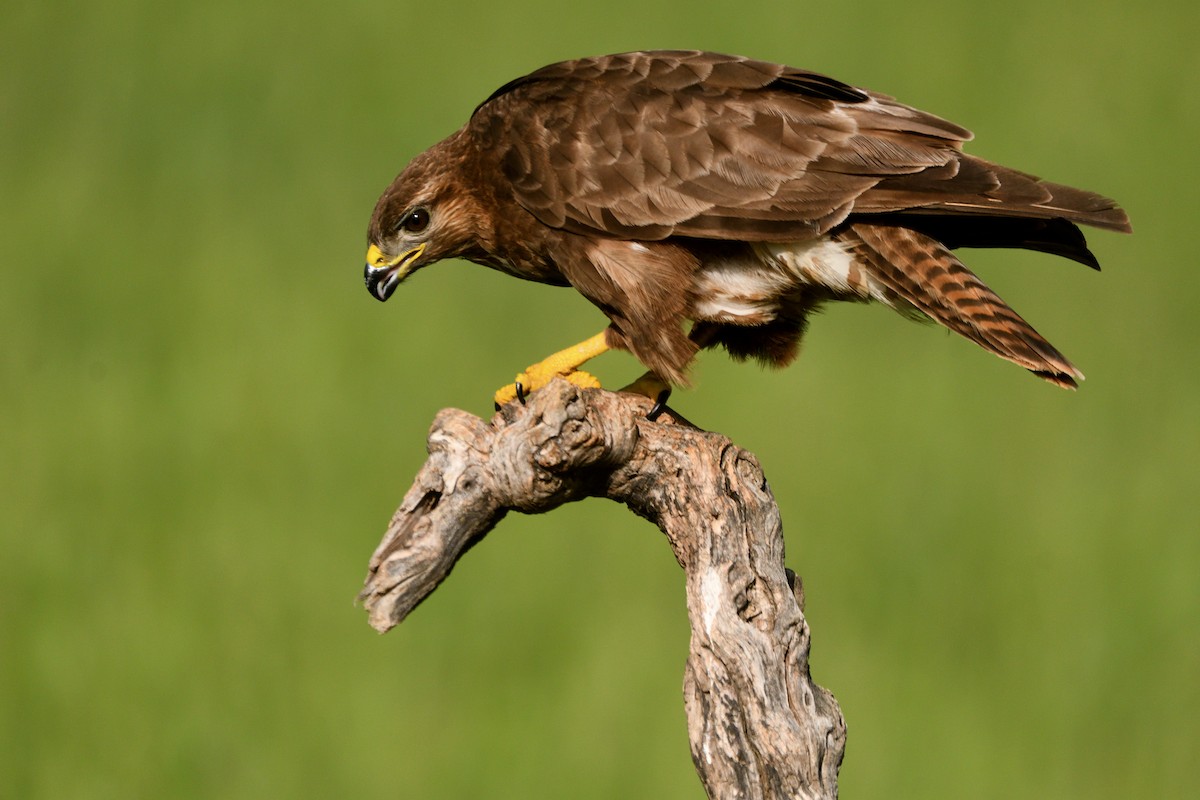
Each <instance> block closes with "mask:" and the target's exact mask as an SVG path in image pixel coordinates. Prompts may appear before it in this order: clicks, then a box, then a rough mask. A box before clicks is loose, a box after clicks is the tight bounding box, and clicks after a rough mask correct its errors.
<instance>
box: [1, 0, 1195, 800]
mask: <svg viewBox="0 0 1200 800" xmlns="http://www.w3.org/2000/svg"><path fill="white" fill-rule="evenodd" d="M1198 33H1200V11H1197V6H1196V5H1195V4H1194V3H1190V2H1175V3H1170V2H1159V3H1143V4H1138V5H1130V4H1127V3H1117V2H1104V1H1103V0H1100V1H1098V2H1097V1H1096V0H1092V1H1091V2H1086V3H1085V2H1077V1H1075V0H1072V1H1071V2H1060V3H1053V4H1052V3H1046V2H1044V0H1011V1H1010V2H1006V3H1003V4H988V5H986V6H985V5H984V4H977V5H975V6H964V5H963V4H961V3H953V2H949V1H948V0H947V1H946V2H936V1H934V0H915V1H914V2H909V3H903V4H901V3H895V2H880V1H876V2H838V3H822V4H806V3H803V2H794V3H781V2H765V1H764V0H747V1H746V2H739V3H736V4H733V5H720V6H717V5H710V6H706V5H704V4H698V3H695V2H694V1H693V0H677V1H674V2H651V1H648V0H638V1H637V2H630V1H629V0H609V2H606V3H594V4H582V5H581V4H574V3H563V2H561V0H560V2H553V3H552V2H548V1H546V0H513V1H512V2H509V3H504V4H496V3H460V4H454V3H429V2H427V3H414V2H388V3H382V2H366V1H365V0H363V1H361V2H351V3H344V4H331V3H323V2H311V0H298V1H297V2H291V3H283V2H267V3H254V2H250V3H247V2H245V1H244V0H237V2H233V1H232V0H214V2H209V3H205V4H190V5H187V6H183V5H178V4H170V3H159V2H149V1H148V0H145V1H143V2H121V1H120V0H117V1H115V2H110V3H105V4H99V3H82V4H80V3H72V4H69V3H66V2H63V1H62V0H57V2H42V3H34V2H29V1H28V0H16V2H12V3H9V4H8V5H7V6H6V9H5V12H4V14H3V18H2V19H0V36H2V38H0V240H2V242H3V250H4V252H3V256H2V259H3V261H2V263H3V266H4V280H3V289H2V290H0V422H2V424H0V486H2V487H3V489H2V492H3V494H2V495H0V501H2V502H0V506H2V510H0V536H2V537H3V538H2V540H0V546H2V548H3V552H2V554H0V796H3V797H6V798H7V797H14V798H127V797H178V798H192V797H197V798H216V797H220V798H263V797H289V798H310V797H311V798H317V797H334V796H339V797H342V796H345V797H349V796H353V797H358V798H385V797H406V798H408V797H412V798H417V797H433V798H475V797H495V798H526V797H564V798H613V797H646V798H676V797H680V798H684V797H688V798H693V797H699V796H701V790H700V787H699V783H698V781H697V779H696V777H695V775H694V773H693V770H692V766H691V762H690V759H689V756H688V748H687V738H686V731H685V724H684V716H683V711H682V698H681V692H680V684H681V676H682V667H683V661H684V658H685V655H686V647H687V636H688V630H687V620H686V615H685V609H684V604H683V585H682V575H681V573H680V571H679V569H678V567H677V566H676V565H675V563H674V561H673V559H672V557H671V554H670V551H669V549H668V547H667V545H666V543H665V542H664V541H663V540H662V537H661V536H660V535H659V534H658V533H657V531H656V530H655V529H653V528H652V527H650V526H649V525H648V524H647V523H645V522H643V521H641V520H639V519H637V518H635V517H633V516H632V515H631V514H629V513H628V512H627V511H625V510H624V509H622V508H619V507H617V506H614V505H612V504H607V503H604V502H601V501H589V502H586V503H582V504H578V505H575V506H572V507H569V508H565V509H561V510H559V511H557V512H555V513H554V514H551V515H549V516H546V517H539V518H530V517H521V516H510V517H509V518H508V519H506V520H505V521H504V523H503V524H502V525H501V526H500V528H499V529H498V530H497V531H496V532H495V533H494V534H493V535H492V536H491V537H490V538H489V539H488V540H487V541H486V542H485V543H484V544H483V545H482V546H480V547H478V548H476V549H475V550H473V551H472V552H471V553H470V554H469V556H468V557H467V558H466V559H465V560H464V561H463V563H462V564H461V565H460V566H459V568H458V569H457V570H456V571H455V573H454V575H453V576H452V577H451V578H450V580H449V581H448V582H447V583H446V584H444V585H443V586H442V587H441V589H440V590H439V591H438V592H437V593H436V594H435V595H434V596H433V597H432V598H431V600H430V601H429V602H428V603H427V604H426V605H424V606H423V607H422V608H420V609H419V611H418V612H417V613H416V614H415V615H414V616H413V617H412V618H411V619H410V620H409V621H408V622H406V623H405V624H404V625H403V626H401V627H400V628H399V629H397V630H396V631H394V632H392V633H391V634H389V635H388V636H386V637H382V638H381V637H379V636H377V635H376V634H375V633H373V632H372V631H371V630H370V628H368V626H367V624H366V617H365V614H364V613H363V612H362V611H361V610H360V609H357V608H355V607H354V605H353V604H352V600H353V598H354V595H355V593H356V591H357V590H358V588H359V585H360V582H361V580H362V577H363V575H364V573H365V568H366V563H367V558H368V557H369V555H370V553H371V550H372V549H373V548H374V546H375V544H376V543H377V541H378V539H379V537H380V536H381V534H382V533H383V530H384V527H385V525H386V523H387V520H388V518H389V516H390V514H391V512H392V509H393V508H394V507H395V505H396V504H397V503H398V502H399V500H400V498H401V497H402V496H403V494H404V492H405V490H406V489H407V487H408V484H409V481H410V479H411V477H412V475H413V474H414V473H415V471H416V470H417V469H418V468H419V466H420V464H421V463H422V461H423V456H424V453H423V448H424V436H425V433H426V430H427V427H428V424H429V422H430V421H431V419H432V417H433V415H434V414H435V412H436V411H437V410H438V409H440V408H442V407H445V406H459V407H463V408H466V409H468V410H470V411H473V412H475V413H479V414H484V415H487V414H489V413H490V410H491V408H490V405H491V403H490V399H489V398H490V392H491V391H492V390H493V389H494V388H495V387H496V386H498V385H499V384H501V383H503V382H505V381H507V380H510V379H511V377H512V375H513V374H514V373H515V372H516V371H517V369H519V368H520V367H522V366H524V365H525V364H527V363H529V362H530V361H532V360H534V359H536V358H537V357H539V356H541V355H544V354H546V353H547V352H548V351H549V350H550V349H551V348H553V347H556V346H558V345H562V344H566V343H569V342H571V341H575V340H577V339H579V338H582V337H584V336H586V335H588V334H590V333H593V332H594V331H596V330H597V329H598V328H599V326H600V325H601V323H602V319H601V316H600V314H599V313H598V312H596V311H595V310H593V309H592V308H590V307H589V306H588V305H587V304H586V302H584V301H583V300H582V299H581V298H580V297H579V296H577V295H575V294H574V293H572V292H567V291H564V290H560V289H552V288H548V287H541V286H536V285H534V284H527V283H521V282H518V281H514V280H512V279H509V278H506V277H503V276H501V275H499V274H497V273H493V272H490V271H488V270H485V269H483V268H480V267H475V266H472V265H466V264H461V263H456V262H454V263H447V264H443V265H441V266H439V267H436V268H433V269H429V270H427V271H425V272H423V273H422V274H421V275H420V276H419V277H418V278H416V279H414V280H413V281H411V282H410V283H408V284H406V285H405V286H404V287H402V290H401V291H399V292H398V293H397V295H396V296H395V297H394V298H393V299H392V301H391V302H390V303H388V304H387V305H386V306H383V305H380V304H379V303H378V302H376V301H374V300H372V299H371V298H370V297H369V296H368V295H367V293H366V292H365V291H364V289H363V286H362V278H361V275H362V267H361V263H362V257H363V248H364V230H365V226H366V222H367V219H368V216H369V214H370V211H371V208H372V205H373V203H374V201H375V198H376V197H377V195H378V194H379V192H380V191H381V190H382V189H383V187H384V186H385V185H386V184H387V183H388V181H389V180H390V179H391V178H392V176H393V175H394V174H395V173H396V172H398V171H399V170H400V169H401V168H402V167H403V165H404V163H405V162H406V161H407V159H408V158H410V157H411V156H412V155H414V154H415V153H417V152H419V151H420V150H421V149H423V148H424V147H426V146H428V145H429V144H432V143H433V142H434V141H436V140H437V139H439V138H441V137H442V136H444V135H446V134H448V133H450V132H451V131H452V130H454V129H455V128H457V127H458V126H459V125H460V124H461V123H462V122H463V121H464V120H465V119H466V116H467V114H468V113H469V112H470V110H471V109H472V108H473V107H474V105H475V104H476V103H477V102H478V101H479V100H481V99H482V98H484V97H486V96H487V95H488V93H489V92H491V90H492V89H494V88H495V87H496V86H498V85H499V84H501V83H503V82H504V81H506V80H508V79H509V78H512V77H515V76H517V75H520V74H523V73H524V72H526V71H529V70H531V69H533V68H536V67H538V66H541V65H542V64H545V63H548V62H552V61H557V60H560V59H563V58H571V57H577V56H581V55H587V54H597V53H604V52H615V51H622V50H631V49H640V48H647V47H699V48H707V49H715V50H723V51H727V52H738V53H743V54H746V55H753V56H755V57H758V58H764V59H770V60H777V61H785V62H788V63H791V64H794V65H796V66H804V67H808V68H811V69H816V70H819V71H822V72H826V73H829V74H832V75H835V76H837V77H840V78H842V79H845V80H847V81H850V82H853V83H857V84H860V85H863V86H867V87H870V88H873V89H876V90H878V91H883V92H887V93H889V94H893V95H896V96H898V97H900V98H901V99H903V100H905V101H907V102H909V103H912V104H914V105H917V106H919V107H921V108H924V109H927V110H929V111H932V112H935V113H938V114H941V115H943V116H945V117H948V118H950V119H952V120H955V121H957V122H959V123H961V124H964V125H966V126H967V127H970V128H972V129H973V130H975V131H976V132H977V133H978V134H979V139H978V141H977V142H976V143H974V144H972V145H971V148H970V149H971V151H972V152H974V153H977V154H979V155H982V156H984V157H988V158H992V159H995V160H998V161H1001V162H1005V163H1008V164H1010V165H1011V166H1015V167H1018V168H1021V169H1025V170H1028V171H1031V172H1035V173H1038V174H1042V175H1045V176H1047V177H1050V178H1052V179H1054V180H1057V181H1061V182H1065V183H1071V184H1076V185H1080V186H1084V187H1087V188H1091V189H1095V190H1097V191H1101V192H1104V193H1107V194H1110V195H1112V196H1114V197H1116V198H1118V199H1119V200H1120V201H1121V202H1122V203H1123V204H1124V205H1125V207H1126V208H1127V209H1128V210H1129V212H1130V215H1131V216H1132V218H1133V220H1134V223H1135V226H1136V227H1137V231H1138V232H1137V234H1136V235H1135V236H1133V237H1122V236H1118V235H1115V234H1108V233H1100V232H1097V233H1095V234H1094V235H1093V236H1092V242H1093V245H1094V249H1095V251H1096V252H1097V254H1098V255H1099V256H1100V259H1101V261H1102V262H1103V263H1104V267H1105V271H1104V272H1103V273H1102V274H1099V275H1097V274H1093V273H1091V272H1089V271H1088V270H1086V269H1084V268H1082V267H1079V266H1078V265H1074V264H1071V263H1069V262H1066V261H1061V260H1057V259H1053V258H1051V257H1049V256H1042V255H1039V254H1031V253H1016V252H1009V253H992V252H986V253H985V252H973V253H969V254H968V261H969V263H971V264H972V265H973V266H974V267H976V269H977V270H978V271H979V272H980V273H981V274H982V275H983V276H984V278H985V279H986V280H988V282H989V283H991V284H992V285H993V286H994V287H995V288H996V289H997V290H998V291H999V292H1000V293H1001V294H1002V295H1004V296H1005V297H1006V298H1008V299H1009V300H1010V301H1011V302H1012V303H1013V305H1014V306H1016V308H1017V309H1018V310H1019V311H1021V312H1022V313H1023V314H1024V315H1025V316H1027V317H1028V318H1029V319H1030V320H1031V321H1033V322H1034V324H1035V325H1037V326H1038V327H1039V329H1040V330H1041V331H1042V332H1043V333H1044V334H1046V335H1047V336H1048V337H1049V338H1050V339H1051V340H1052V341H1053V342H1054V343H1055V344H1056V345H1058V346H1059V347H1060V348H1061V349H1063V350H1064V351H1065V352H1066V353H1067V354H1068V355H1069V356H1070V357H1071V358H1072V359H1073V360H1075V361H1076V363H1078V364H1079V365H1080V366H1081V368H1082V369H1083V370H1084V371H1085V372H1086V373H1087V374H1088V377H1089V380H1088V381H1087V383H1086V384H1084V386H1083V388H1082V389H1081V390H1080V391H1079V392H1078V393H1068V392H1062V391H1059V390H1057V389H1054V388H1053V387H1051V386H1048V385H1046V384H1043V383H1041V382H1039V381H1037V380H1034V379H1032V378H1030V377H1029V376H1027V375H1026V374H1025V373H1024V372H1023V371H1022V370H1020V369H1018V368H1016V367H1013V366H1011V365H1008V364H1005V363H1003V362H1001V361H1000V360H999V359H996V358H993V357H991V356H989V355H987V354H985V353H983V352H982V351H980V350H978V349H977V348H975V347H973V346H972V345H970V344H968V343H966V342H964V341H961V340H959V339H957V338H954V337H951V336H949V335H946V334H944V333H943V332H942V331H941V330H940V329H936V328H931V327H928V326H920V325H912V324H909V323H906V322H905V321H903V320H902V319H900V318H899V317H897V316H896V315H894V314H892V313H890V312H887V311H885V310H883V309H879V308H866V307H857V306H847V307H837V308H833V309H830V310H829V311H828V312H827V313H826V314H825V315H824V316H823V317H822V318H821V319H819V320H817V322H816V324H814V326H813V329H812V331H811V335H810V337H809V339H808V343H807V348H806V352H805V355H804V357H803V358H802V359H801V362H800V363H799V364H798V365H797V366H795V367H794V368H792V369H790V370H787V371H784V372H781V373H763V372H760V371H759V370H758V369H757V368H755V367H753V366H747V365H741V366H739V365H734V364H731V363H729V362H728V361H727V360H726V359H725V358H724V357H723V356H721V355H719V354H709V355H707V356H705V357H704V358H703V359H702V362H701V363H700V365H699V367H698V368H697V370H696V379H697V388H696V389H695V390H694V391H691V392H688V393H686V394H679V395H677V402H676V405H677V407H679V408H680V409H681V410H682V411H684V413H686V414H688V415H689V416H690V417H692V418H693V419H695V420H696V421H697V422H698V423H699V424H701V425H703V426H705V427H707V428H710V429H715V430H719V431H722V432H724V433H727V434H728V435H730V436H731V437H733V438H734V439H735V440H736V441H737V442H739V443H740V444H742V445H744V446H746V447H748V448H750V449H752V450H754V451H755V452H756V453H757V454H758V455H759V457H760V458H761V460H762V462H763V464H764V466H765V468H766V470H767V474H768V476H769V477H770V479H771V482H772V485H773V487H774V489H775V492H776V494H777V496H778V499H779V502H780V505H781V507H782V511H783V517H784V523H785V528H786V530H787V536H788V545H789V556H788V562H789V565H790V566H791V567H793V568H794V569H796V570H797V571H799V572H800V573H801V574H802V575H803V576H804V578H805V581H806V587H807V591H808V597H809V609H808V611H809V618H810V621H811V624H812V628H813V636H814V651H813V662H812V663H813V672H814V676H815V678H816V679H817V681H818V682H820V683H821V684H823V685H825V686H827V687H829V688H830V689H831V690H832V691H833V692H834V693H835V694H836V696H837V697H838V699H839V700H840V702H841V704H842V707H843V710H844V712H845V714H846V717H847V720H848V723H849V746H848V750H847V755H846V760H845V763H844V764H843V769H842V787H843V793H844V796H845V797H893V796H897V797H923V798H958V797H964V796H966V797H982V798H992V797H996V798H999V797H1005V798H1007V797H1020V796H1036V797H1055V798H1058V797H1063V798H1075V797H1078V798H1083V797H1087V798H1127V797H1131V796H1144V797H1185V796H1194V794H1193V792H1194V791H1195V787H1196V785H1197V784H1198V783H1200V766H1197V764H1198V762H1200V759H1197V756H1196V754H1197V751H1198V750H1200V690H1198V689H1197V684H1198V681H1197V679H1198V678H1200V643H1198V642H1200V640H1198V637H1197V633H1198V623H1200V589H1198V585H1200V543H1198V542H1200V537H1198V536H1197V531H1198V530H1200V508H1198V505H1200V503H1198V497H1197V496H1198V495H1200V422H1198V418H1200V414H1198V413H1197V408H1198V401H1197V397H1198V396H1200V377H1198V374H1197V357H1196V348H1197V347H1198V346H1200V322H1198V321H1197V311H1196V303H1197V296H1198V295H1200V270H1198V269H1197V266H1196V264H1195V257H1194V255H1193V253H1194V250H1195V248H1194V245H1193V244H1192V243H1191V242H1190V237H1191V235H1192V234H1193V233H1194V231H1195V228H1196V220H1195V218H1194V214H1195V211H1196V208H1197V201H1196V196H1195V191H1194V184H1195V180H1196V177H1197V175H1200V158H1198V156H1197V147H1196V137H1197V135H1198V134H1200V92H1198V91H1197V90H1196V86H1195V83H1196V80H1197V78H1200V48H1197V46H1196V42H1197V34H1198ZM595 366H596V371H597V372H598V373H599V374H600V375H601V376H602V377H603V378H604V379H605V380H606V381H607V382H608V383H609V384H617V385H619V384H621V383H622V382H624V381H626V380H628V379H631V378H632V377H634V376H635V375H636V374H637V373H638V372H639V370H638V368H637V366H636V365H635V364H634V363H633V361H632V359H630V358H629V357H628V356H624V355H620V354H613V355H608V356H605V357H604V358H602V359H600V360H599V361H598V362H597V363H596V365H595Z"/></svg>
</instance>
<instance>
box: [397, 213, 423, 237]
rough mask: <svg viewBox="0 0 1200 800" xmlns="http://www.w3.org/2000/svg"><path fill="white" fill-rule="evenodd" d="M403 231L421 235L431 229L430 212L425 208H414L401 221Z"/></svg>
mask: <svg viewBox="0 0 1200 800" xmlns="http://www.w3.org/2000/svg"><path fill="white" fill-rule="evenodd" d="M400 227H401V229H403V230H405V231H408V232H409V233H420V232H421V231H423V230H425V229H426V228H427V227H429V211H428V210H426V209H424V208H414V209H413V210H412V211H410V212H408V213H407V214H405V215H404V219H402V220H400Z"/></svg>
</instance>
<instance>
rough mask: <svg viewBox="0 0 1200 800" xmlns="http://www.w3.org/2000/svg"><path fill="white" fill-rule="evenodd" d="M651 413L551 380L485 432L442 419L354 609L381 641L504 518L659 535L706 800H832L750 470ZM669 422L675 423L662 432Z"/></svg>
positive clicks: (759, 485) (777, 550) (824, 738)
mask: <svg viewBox="0 0 1200 800" xmlns="http://www.w3.org/2000/svg"><path fill="white" fill-rule="evenodd" d="M647 408H648V401H647V400H645V399H644V398H640V397H637V396H634V395H627V394H616V393H612V392H605V391H601V390H597V389H579V388H578V387H575V386H572V385H570V384H568V383H566V382H565V381H555V382H554V383H552V384H551V385H550V386H548V387H546V388H545V389H543V390H542V391H540V392H538V393H536V394H535V395H534V396H533V397H532V398H530V400H529V404H528V405H527V406H524V407H522V406H519V405H515V404H510V405H508V406H506V407H505V408H504V409H503V411H502V412H500V413H499V414H497V415H496V416H495V417H494V418H493V419H492V421H491V422H490V423H486V422H484V421H483V420H481V419H479V418H477V417H474V416H472V415H470V414H467V413H466V412H463V411H457V410H445V411H442V412H441V413H440V414H439V415H438V416H437V418H436V419H435V420H434V423H433V428H432V430H431V431H430V434H429V459H428V461H426V463H425V466H424V467H423V468H422V469H421V472H420V473H419V474H418V475H417V478H416V480H415V481H414V483H413V486H412V488H411V489H410V490H409V492H408V494H407V495H406V496H405V498H404V502H403V503H402V504H401V506H400V508H399V509H398V510H397V511H396V514H395V516H393V518H392V522H391V525H390V526H389V527H388V531H387V534H386V535H385V536H384V539H383V541H382V542H381V543H380V545H379V547H378V548H377V549H376V551H375V554H374V555H373V556H372V558H371V564H370V572H369V573H368V575H367V580H366V585H365V586H364V588H363V590H362V593H361V594H360V595H359V599H360V600H362V602H363V604H364V605H365V606H366V609H367V611H368V612H369V614H370V622H371V625H372V626H374V627H375V628H376V629H377V630H379V631H381V632H382V631H387V630H388V629H390V628H391V627H393V626H394V625H396V624H398V623H399V622H400V621H402V620H403V619H404V618H405V617H406V616H407V615H408V614H409V613H410V612H411V611H412V610H413V609H414V608H415V607H416V606H417V605H418V604H419V603H420V602H421V601H422V600H423V599H425V598H426V597H428V596H429V594H430V593H431V592H432V591H433V590H434V589H435V588H437V586H438V584H439V583H440V582H441V581H442V580H443V579H444V578H445V577H446V575H447V574H449V572H450V569H451V568H452V567H453V566H454V563H455V562H456V561H457V560H458V558H459V557H460V556H461V555H462V554H463V553H464V552H465V551H466V550H467V548H469V547H470V546H471V545H472V544H474V543H476V542H478V541H479V540H480V539H482V538H483V537H484V536H485V535H486V534H487V533H488V532H489V531H490V530H491V529H492V528H493V527H494V526H495V525H496V523H497V522H499V521H500V519H501V518H502V517H503V516H504V515H505V514H506V513H507V512H508V511H509V510H510V509H515V510H517V511H523V512H526V513H542V512H546V511H550V510H552V509H554V508H557V507H558V506H560V505H562V504H563V503H566V502H569V501H572V500H579V499H582V498H584V497H607V498H609V499H612V500H616V501H617V502H620V503H624V504H625V505H626V506H628V507H629V508H630V509H631V510H632V511H633V512H634V513H636V514H638V515H640V516H643V517H645V518H647V519H649V520H651V521H652V522H654V523H655V524H656V525H658V527H659V528H661V529H662V530H663V532H664V533H666V535H667V539H668V540H669V541H670V543H671V547H672V549H673V550H674V552H675V558H676V559H677V560H678V562H679V564H680V566H682V567H683V569H684V571H685V573H686V575H687V606H688V617H689V621H690V623H691V628H692V638H691V645H690V652H689V655H688V661H687V667H686V671H685V676H684V699H685V704H686V709H687V717H688V729H689V732H690V736H691V747H692V760H693V761H694V762H695V764H696V770H697V772H698V773H699V774H700V779H701V781H702V782H703V783H704V787H705V789H706V791H707V792H708V795H709V797H711V798H721V799H722V800H724V799H725V798H739V799H740V798H764V800H765V799H767V798H770V799H775V798H834V797H836V796H837V774H838V767H839V765H840V764H841V760H842V752H843V749H844V747H845V737H846V729H845V723H844V721H843V719H842V714H841V710H840V709H839V708H838V705H837V701H836V700H834V698H833V695H831V694H830V693H829V692H827V691H826V690H825V689H823V688H821V687H820V686H817V685H816V684H815V683H813V682H812V679H811V677H810V675H809V668H808V654H809V628H808V623H807V622H806V621H805V618H804V613H803V592H802V589H801V586H800V581H799V579H798V578H796V576H795V575H793V574H792V573H791V572H789V571H787V570H786V569H785V568H784V564H783V558H784V549H783V533H782V528H781V523H780V518H779V509H778V506H777V505H776V504H775V501H774V498H773V497H772V496H771V491H770V489H769V488H768V486H767V482H766V479H765V478H764V476H763V472H762V468H761V467H760V466H759V463H758V460H757V459H756V458H755V457H754V456H753V455H752V454H751V453H749V452H747V451H745V450H742V449H741V448H739V447H737V446H735V445H734V444H733V443H732V442H730V441H729V439H727V438H726V437H724V436H721V435H719V434H715V433H707V432H704V431H700V430H697V429H695V428H693V427H691V426H690V425H686V424H680V423H679V418H678V417H673V416H672V415H671V413H670V412H668V414H666V415H664V417H662V418H660V419H659V420H658V421H656V422H650V421H648V420H646V419H645V413H646V410H647ZM672 423H674V424H672Z"/></svg>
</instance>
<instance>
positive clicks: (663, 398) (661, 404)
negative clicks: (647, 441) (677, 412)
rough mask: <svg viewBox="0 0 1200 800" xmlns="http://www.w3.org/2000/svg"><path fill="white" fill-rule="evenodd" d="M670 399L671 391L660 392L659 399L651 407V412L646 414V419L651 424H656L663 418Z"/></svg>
mask: <svg viewBox="0 0 1200 800" xmlns="http://www.w3.org/2000/svg"><path fill="white" fill-rule="evenodd" d="M670 397H671V390H670V389H663V390H662V391H661V392H659V393H658V399H657V400H655V401H654V405H653V406H651V407H650V410H649V411H648V412H647V413H646V419H648V420H649V421H650V422H654V421H655V420H656V419H658V418H659V417H660V416H662V413H663V412H664V411H666V410H667V400H668V399H669V398H670Z"/></svg>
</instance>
